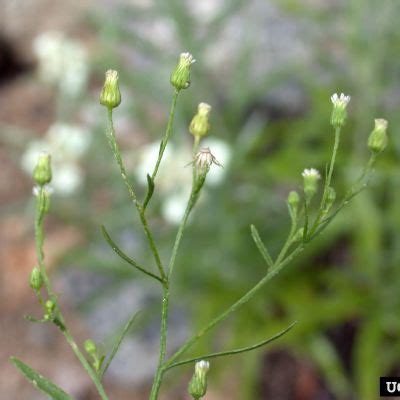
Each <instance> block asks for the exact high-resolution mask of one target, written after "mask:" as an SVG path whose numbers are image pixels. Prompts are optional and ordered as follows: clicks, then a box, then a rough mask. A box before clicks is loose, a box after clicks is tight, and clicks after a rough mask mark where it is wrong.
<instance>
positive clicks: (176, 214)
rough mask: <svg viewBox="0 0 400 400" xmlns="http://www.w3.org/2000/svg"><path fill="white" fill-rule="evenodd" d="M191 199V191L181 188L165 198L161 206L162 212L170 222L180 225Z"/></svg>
mask: <svg viewBox="0 0 400 400" xmlns="http://www.w3.org/2000/svg"><path fill="white" fill-rule="evenodd" d="M188 199H189V191H187V192H186V191H184V190H181V191H179V192H178V193H175V194H172V195H171V196H168V197H166V198H165V200H164V201H163V203H162V206H161V214H162V215H163V217H164V218H165V220H166V221H168V222H169V223H170V224H173V225H178V224H179V223H180V222H181V220H182V217H183V214H184V213H185V209H186V205H187V202H188Z"/></svg>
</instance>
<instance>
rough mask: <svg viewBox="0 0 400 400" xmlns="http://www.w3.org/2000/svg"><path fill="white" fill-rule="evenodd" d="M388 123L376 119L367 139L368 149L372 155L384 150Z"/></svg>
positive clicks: (384, 120)
mask: <svg viewBox="0 0 400 400" xmlns="http://www.w3.org/2000/svg"><path fill="white" fill-rule="evenodd" d="M387 126H388V122H387V121H386V119H382V118H379V119H376V120H375V127H374V130H373V131H372V132H371V134H370V135H369V138H368V148H369V149H370V150H371V152H372V153H373V154H379V153H381V152H382V151H383V150H385V148H386V146H387V142H388V138H387V134H386V130H387Z"/></svg>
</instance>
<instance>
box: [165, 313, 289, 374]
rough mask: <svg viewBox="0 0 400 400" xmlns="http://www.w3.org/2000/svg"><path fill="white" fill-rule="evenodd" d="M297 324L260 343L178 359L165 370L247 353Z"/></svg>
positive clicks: (278, 336) (276, 337)
mask: <svg viewBox="0 0 400 400" xmlns="http://www.w3.org/2000/svg"><path fill="white" fill-rule="evenodd" d="M296 324H297V321H295V322H293V323H291V324H290V325H289V326H288V327H287V328H286V329H284V330H282V331H281V332H278V333H277V334H275V335H274V336H272V337H270V338H268V339H265V340H263V341H261V342H259V343H256V344H253V345H251V346H247V347H242V348H240V349H235V350H228V351H220V352H217V353H211V354H205V355H202V356H199V357H194V358H189V359H187V360H182V361H178V362H176V363H173V364H170V365H169V366H168V367H166V368H165V369H164V370H165V371H167V370H169V369H171V368H175V367H178V366H180V365H185V364H190V363H192V362H195V361H199V360H209V359H211V358H217V357H223V356H231V355H234V354H240V353H245V352H247V351H251V350H255V349H258V348H260V347H262V346H265V345H266V344H269V343H271V342H273V341H274V340H276V339H279V338H280V337H281V336H283V335H284V334H285V333H287V332H289V331H290V330H291V329H292V328H293V327H294V326H295V325H296Z"/></svg>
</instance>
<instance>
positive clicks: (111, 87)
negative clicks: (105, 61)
mask: <svg viewBox="0 0 400 400" xmlns="http://www.w3.org/2000/svg"><path fill="white" fill-rule="evenodd" d="M100 104H102V105H103V106H106V107H107V108H109V109H111V108H115V107H118V106H119V105H120V104H121V92H120V91H119V85H118V72H117V71H114V70H112V69H109V70H108V71H107V72H106V79H105V81H104V86H103V90H102V91H101V94H100Z"/></svg>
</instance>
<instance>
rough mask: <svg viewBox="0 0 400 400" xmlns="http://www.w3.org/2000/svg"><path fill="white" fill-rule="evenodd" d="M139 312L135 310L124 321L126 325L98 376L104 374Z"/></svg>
mask: <svg viewBox="0 0 400 400" xmlns="http://www.w3.org/2000/svg"><path fill="white" fill-rule="evenodd" d="M140 313H141V311H138V312H136V313H135V314H133V315H132V317H131V318H130V320H129V321H128V322H127V323H126V325H125V326H124V329H123V330H122V332H121V334H120V335H119V337H118V339H117V341H116V342H115V344H114V347H113V349H112V351H111V353H110V356H109V357H108V359H107V361H106V364H105V365H104V368H103V369H102V371H101V373H100V378H102V377H103V376H104V374H105V373H106V371H107V369H108V367H109V366H110V364H111V362H112V360H113V359H114V357H115V355H116V354H117V351H118V349H119V348H120V346H121V344H122V341H123V340H124V338H125V336H126V334H127V333H128V332H129V331H130V330H131V328H132V326H133V324H134V322H135V321H136V318H137V317H138V316H139V314H140ZM103 361H104V359H102V360H101V364H103Z"/></svg>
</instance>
